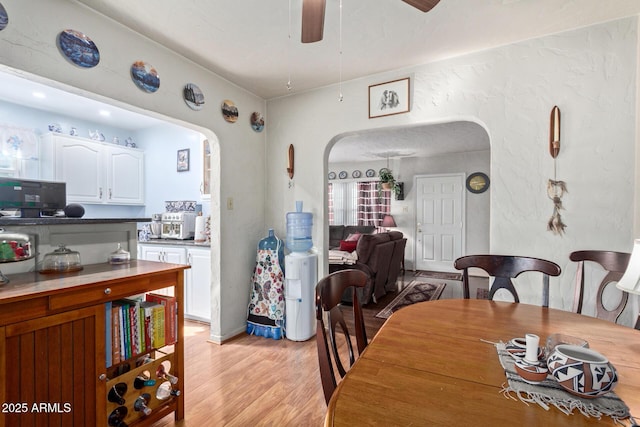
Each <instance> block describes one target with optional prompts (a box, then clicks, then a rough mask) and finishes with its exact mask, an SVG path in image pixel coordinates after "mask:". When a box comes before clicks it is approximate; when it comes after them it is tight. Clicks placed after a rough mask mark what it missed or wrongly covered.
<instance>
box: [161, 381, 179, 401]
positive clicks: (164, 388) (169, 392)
mask: <svg viewBox="0 0 640 427" xmlns="http://www.w3.org/2000/svg"><path fill="white" fill-rule="evenodd" d="M173 396H180V390H177V389H174V388H173V386H172V385H171V383H170V382H169V381H165V382H163V383H162V384H160V386H158V390H156V399H158V400H167V399H169V398H170V397H173Z"/></svg>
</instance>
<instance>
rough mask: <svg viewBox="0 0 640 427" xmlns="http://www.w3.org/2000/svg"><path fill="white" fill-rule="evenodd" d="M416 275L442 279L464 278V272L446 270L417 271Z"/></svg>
mask: <svg viewBox="0 0 640 427" xmlns="http://www.w3.org/2000/svg"><path fill="white" fill-rule="evenodd" d="M415 277H428V278H429V279H440V280H462V273H447V272H445V271H427V270H418V271H416V274H415Z"/></svg>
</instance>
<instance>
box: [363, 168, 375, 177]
mask: <svg viewBox="0 0 640 427" xmlns="http://www.w3.org/2000/svg"><path fill="white" fill-rule="evenodd" d="M365 174H366V175H367V178H373V177H374V176H376V171H374V170H373V169H367V171H366V172H365Z"/></svg>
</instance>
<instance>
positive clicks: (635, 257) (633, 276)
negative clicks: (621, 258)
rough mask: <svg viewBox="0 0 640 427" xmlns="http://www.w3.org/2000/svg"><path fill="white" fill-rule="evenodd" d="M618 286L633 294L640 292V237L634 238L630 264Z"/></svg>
mask: <svg viewBox="0 0 640 427" xmlns="http://www.w3.org/2000/svg"><path fill="white" fill-rule="evenodd" d="M616 287H617V288H618V289H620V290H621V291H625V292H629V293H631V294H640V239H636V240H634V242H633V252H631V258H629V265H627V270H626V271H625V272H624V275H623V276H622V278H621V279H620V281H618V283H617V284H616Z"/></svg>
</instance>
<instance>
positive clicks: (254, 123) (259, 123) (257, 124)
mask: <svg viewBox="0 0 640 427" xmlns="http://www.w3.org/2000/svg"><path fill="white" fill-rule="evenodd" d="M251 129H253V130H255V131H256V132H262V129H264V117H263V116H262V113H258V112H253V113H251Z"/></svg>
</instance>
